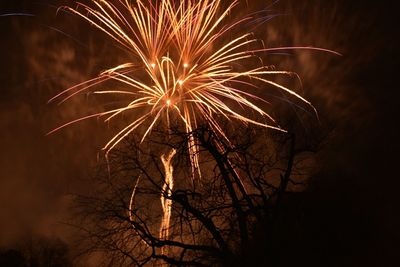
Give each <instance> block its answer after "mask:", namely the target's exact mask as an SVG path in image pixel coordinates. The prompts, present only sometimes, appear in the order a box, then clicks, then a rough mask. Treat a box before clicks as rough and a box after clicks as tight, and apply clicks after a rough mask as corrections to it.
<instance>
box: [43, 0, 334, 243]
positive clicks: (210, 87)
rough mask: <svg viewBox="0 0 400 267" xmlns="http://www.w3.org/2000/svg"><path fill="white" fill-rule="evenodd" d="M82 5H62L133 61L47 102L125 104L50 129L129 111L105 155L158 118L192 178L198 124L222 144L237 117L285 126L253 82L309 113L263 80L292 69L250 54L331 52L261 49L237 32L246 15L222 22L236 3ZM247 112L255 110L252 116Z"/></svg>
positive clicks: (165, 0)
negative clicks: (180, 138)
mask: <svg viewBox="0 0 400 267" xmlns="http://www.w3.org/2000/svg"><path fill="white" fill-rule="evenodd" d="M90 3H91V4H88V5H87V4H83V3H78V4H77V6H76V7H75V8H72V7H65V9H66V10H67V11H69V12H72V13H74V14H76V15H78V16H80V17H82V18H83V19H84V20H86V21H88V22H89V23H91V24H92V25H94V26H95V27H97V28H98V29H100V30H101V31H103V32H104V33H106V34H107V35H108V36H109V37H111V38H112V39H114V40H115V41H116V42H117V43H118V44H119V45H120V46H122V47H123V48H124V49H125V50H127V51H128V52H129V53H130V54H131V55H132V56H133V58H134V60H132V61H131V62H126V63H124V64H121V65H118V66H115V67H112V68H110V69H107V70H105V71H103V72H102V73H101V74H100V75H99V76H98V77H96V78H94V79H91V80H88V81H86V82H84V83H81V84H78V85H75V86H73V87H71V88H68V89H66V90H65V91H63V92H61V93H59V94H58V95H56V96H55V97H53V98H52V99H51V100H50V101H53V100H60V101H61V102H65V101H67V100H68V99H70V98H71V97H73V96H75V95H77V94H80V93H83V92H87V91H91V92H92V93H95V94H103V95H111V96H115V95H122V96H124V99H125V100H126V102H125V104H123V105H122V106H120V107H117V108H112V109H110V110H106V111H103V112H100V113H96V114H92V115H89V116H85V117H82V118H78V119H76V120H74V121H71V122H68V123H66V124H64V125H61V126H60V127H58V128H56V129H54V130H53V131H52V132H55V131H57V130H59V129H61V128H63V127H66V126H68V125H70V124H73V123H76V122H79V121H82V120H86V119H89V118H94V117H101V118H104V120H105V122H109V121H110V120H113V119H117V118H118V117H120V116H122V115H124V114H128V113H129V114H130V115H129V116H128V117H129V118H131V120H130V123H128V125H126V126H125V127H124V128H123V129H122V130H120V131H119V132H118V133H117V134H116V135H115V136H114V137H112V138H111V139H110V140H109V141H108V142H107V144H106V145H105V146H104V150H105V151H106V155H107V153H108V152H109V151H110V150H111V149H113V148H114V147H115V146H116V145H118V143H120V142H121V141H122V140H123V139H124V138H126V137H127V136H128V135H130V134H131V133H132V132H134V131H135V130H136V129H138V128H139V127H142V129H144V130H143V136H142V141H143V140H144V139H145V138H146V137H147V136H148V135H149V134H150V133H151V131H152V129H153V128H154V127H155V126H156V125H157V124H158V123H163V124H165V125H167V127H168V128H169V127H170V126H171V124H174V125H180V126H181V127H183V128H184V130H185V131H186V132H187V134H188V136H189V138H188V149H189V157H190V162H191V166H192V175H193V177H194V175H195V173H196V171H197V173H198V174H199V175H200V166H199V159H198V155H199V148H198V145H197V142H196V141H197V140H196V139H195V136H194V135H193V134H192V132H193V131H194V130H195V129H196V128H198V127H199V126H200V125H206V126H207V127H208V128H210V129H211V131H212V132H214V133H215V134H216V135H217V136H218V137H220V138H221V139H223V140H225V141H227V143H228V144H229V138H228V136H227V135H226V133H225V131H224V129H223V128H224V127H222V126H221V120H227V121H231V120H237V121H239V122H240V123H243V124H253V125H257V126H260V127H265V128H271V129H274V130H278V131H285V130H284V129H282V128H280V127H279V125H277V123H276V122H275V120H274V118H273V117H272V116H271V115H270V114H268V112H266V111H265V110H264V109H263V108H262V106H260V105H259V104H258V103H264V102H267V101H266V99H263V98H261V97H260V96H257V94H256V93H254V92H255V91H256V90H255V89H257V88H258V87H260V86H261V87H263V88H265V87H266V86H265V85H269V86H270V87H275V88H277V89H278V90H281V91H283V92H284V93H286V94H289V95H291V96H292V97H294V98H296V99H297V100H298V101H301V102H303V103H304V104H306V105H308V106H309V107H310V108H311V109H313V110H314V111H315V109H314V107H313V106H312V104H311V103H310V102H309V101H308V100H306V99H305V98H303V97H302V96H300V95H299V94H297V93H296V92H294V91H292V90H290V89H289V88H287V87H285V86H283V85H281V84H278V83H277V82H274V81H273V80H272V79H271V76H273V75H295V74H294V73H292V72H288V71H276V70H271V69H270V68H268V67H267V66H265V65H264V64H263V63H262V60H260V58H259V57H258V54H259V53H265V52H270V51H276V50H285V49H316V50H323V51H328V52H332V51H329V50H324V49H319V48H312V47H280V48H264V47H263V46H262V45H261V44H262V42H261V41H259V40H257V39H255V38H254V37H253V34H252V33H250V32H246V31H243V28H244V27H243V25H246V24H247V23H252V21H253V18H252V17H251V16H248V17H244V18H242V19H238V20H234V21H231V20H229V15H230V13H231V11H232V10H233V9H234V8H235V7H236V6H237V5H238V4H239V0H233V1H229V3H228V4H227V1H224V3H222V1H220V0H197V1H194V0H184V1H174V0H158V1H155V0H148V1H145V0H136V1H133V2H131V1H128V0H118V1H106V0H98V1H95V0H92V1H90ZM229 21H231V22H229ZM333 53H334V52H333ZM249 62H250V64H249ZM257 62H258V65H257V64H255V63H257ZM109 80H114V81H117V82H118V83H119V84H120V85H121V89H115V90H97V89H96V85H99V84H101V83H104V82H106V81H109ZM263 88H261V89H263ZM252 92H253V93H252ZM132 111H134V112H132ZM131 114H133V115H131ZM250 114H256V115H258V119H257V118H255V117H257V116H253V115H250ZM52 132H50V133H52ZM175 152H176V151H175V150H172V151H171V153H170V154H169V155H167V156H165V155H162V156H161V160H162V163H163V165H164V168H165V181H164V185H163V187H162V188H163V190H162V192H161V204H162V209H163V219H162V223H161V227H160V238H162V239H164V238H168V228H169V221H170V216H171V205H172V202H171V200H170V199H169V196H170V194H171V192H172V188H173V174H172V171H173V169H172V165H171V160H172V158H173V156H174V154H175ZM136 186H137V184H136V185H135V189H136ZM135 189H134V190H133V192H132V196H131V203H130V209H132V206H133V199H134V195H135Z"/></svg>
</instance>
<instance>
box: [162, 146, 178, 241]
mask: <svg viewBox="0 0 400 267" xmlns="http://www.w3.org/2000/svg"><path fill="white" fill-rule="evenodd" d="M175 154H176V150H175V149H172V150H171V151H170V153H169V154H168V156H167V157H165V155H162V156H161V162H162V164H163V165H164V171H165V180H164V185H163V187H162V191H161V207H162V209H163V218H162V221H161V226H160V239H168V236H169V224H170V219H171V209H172V199H171V196H172V190H173V188H174V177H173V172H174V169H173V167H172V163H171V161H172V158H173V157H174V156H175Z"/></svg>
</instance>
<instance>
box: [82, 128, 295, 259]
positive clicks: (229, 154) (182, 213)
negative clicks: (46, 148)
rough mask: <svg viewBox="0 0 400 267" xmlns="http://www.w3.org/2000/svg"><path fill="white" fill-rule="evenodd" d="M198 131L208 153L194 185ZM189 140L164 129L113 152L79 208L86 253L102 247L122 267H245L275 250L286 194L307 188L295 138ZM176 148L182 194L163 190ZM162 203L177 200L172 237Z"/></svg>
mask: <svg viewBox="0 0 400 267" xmlns="http://www.w3.org/2000/svg"><path fill="white" fill-rule="evenodd" d="M190 135H195V137H196V140H198V144H197V145H198V146H199V148H200V150H199V154H200V155H199V156H200V159H201V160H200V166H201V168H202V169H201V177H199V178H195V179H192V174H191V171H190V170H191V169H190V161H189V155H187V151H188V149H187V147H186V146H187V144H188V142H187V138H191V136H190ZM190 135H188V134H187V133H182V132H180V131H178V130H171V131H170V132H169V133H168V135H167V134H166V133H165V132H163V131H161V130H160V131H155V132H153V138H152V139H150V140H148V141H146V142H144V143H140V142H139V141H138V139H137V138H136V137H134V136H133V137H131V138H128V139H127V140H126V141H125V143H124V145H123V146H121V147H120V148H119V149H115V150H113V151H112V152H111V153H110V154H109V155H108V160H107V161H106V162H105V163H104V165H103V166H102V167H100V168H99V169H98V171H97V174H96V175H95V179H94V181H95V182H96V184H97V185H94V186H93V187H94V188H95V189H94V190H93V194H92V195H90V196H81V197H80V198H79V202H78V207H80V217H79V218H81V219H82V220H81V221H79V228H80V229H81V230H82V231H83V232H84V233H85V235H84V236H85V238H84V240H85V241H86V242H82V243H81V244H82V246H83V247H84V248H85V250H84V252H85V253H86V252H87V253H91V252H98V251H102V252H104V255H106V257H105V259H104V260H105V261H104V262H106V263H107V264H110V265H116V266H125V265H137V266H143V265H146V264H150V263H151V264H155V265H157V264H160V265H162V264H169V265H176V266H210V265H212V266H218V265H222V266H235V265H236V266H241V265H243V264H245V263H246V262H248V261H249V260H250V258H252V257H254V253H253V250H254V248H255V247H256V246H261V247H265V248H267V247H268V242H269V240H270V238H269V236H268V235H269V234H270V231H269V228H272V227H273V225H274V223H276V218H277V217H278V216H279V212H280V209H281V205H282V202H283V201H284V196H285V192H287V189H288V187H290V186H291V185H292V186H299V185H300V184H301V183H300V182H296V181H295V180H294V179H293V175H292V174H293V173H294V172H295V171H296V172H297V171H299V170H297V169H296V161H295V155H296V154H298V153H300V152H301V151H302V150H296V143H295V137H294V135H289V134H284V133H271V132H268V133H266V132H262V133H260V132H259V131H255V130H254V129H249V128H245V129H241V130H236V131H232V134H231V136H230V140H231V142H230V143H227V142H226V141H225V140H221V139H219V137H218V136H216V135H215V134H214V133H213V132H212V131H210V130H209V129H208V128H207V127H200V128H198V129H196V130H195V131H193V132H192V133H190ZM167 136H168V137H167ZM171 149H174V150H175V151H176V155H175V157H173V158H172V160H171V162H172V164H171V170H172V169H173V177H174V185H173V189H172V188H169V187H168V186H167V187H165V186H163V185H165V180H166V172H165V170H164V168H163V164H162V160H161V158H162V157H161V158H160V155H167V154H168V151H171ZM294 169H296V170H294ZM132 192H133V193H132ZM163 199H164V200H165V199H166V200H169V201H170V202H171V203H172V205H171V215H170V223H169V224H168V229H166V230H167V232H168V234H165V233H164V234H160V232H162V231H163V229H161V230H160V227H161V228H162V227H163V226H162V224H161V222H162V220H163V205H164V204H162V203H161V202H162V201H163ZM164 230H165V229H164Z"/></svg>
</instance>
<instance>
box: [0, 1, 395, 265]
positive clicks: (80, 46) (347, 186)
mask: <svg viewBox="0 0 400 267" xmlns="http://www.w3.org/2000/svg"><path fill="white" fill-rule="evenodd" d="M65 2H68V1H64V3H65ZM269 2H271V1H258V2H257V3H255V2H252V3H251V5H252V6H254V7H253V8H259V7H260V6H263V5H264V4H265V3H269ZM392 2H394V1H384V2H382V1H361V0H355V1H345V0H332V1H326V0H324V1H322V0H319V1H318V0H307V1H306V0H301V1H300V0H282V1H280V2H279V3H278V4H276V5H275V7H274V10H275V11H276V13H279V14H281V16H280V17H278V18H276V19H274V20H272V21H270V22H268V23H266V24H265V25H264V26H262V27H261V29H258V30H257V32H259V33H260V34H262V35H263V36H261V37H260V38H262V39H264V40H267V42H266V43H267V45H271V46H279V45H313V46H319V47H324V48H329V49H333V50H336V51H338V52H341V53H342V54H343V57H341V58H337V57H333V56H331V55H326V54H318V53H317V54H313V53H309V52H306V53H304V52H303V53H300V52H295V53H294V55H293V56H291V57H287V56H286V57H283V58H282V60H281V63H280V64H279V65H278V67H282V68H286V67H288V68H290V69H291V70H294V71H296V72H298V73H299V75H300V76H301V77H302V79H303V82H304V90H305V92H306V95H307V97H309V99H311V100H312V102H313V103H314V104H315V106H316V107H317V108H318V110H319V112H320V115H321V121H322V125H323V127H326V128H330V129H332V131H331V132H330V134H329V136H328V138H327V140H326V144H325V145H324V147H323V149H322V150H321V151H320V152H319V153H318V159H319V162H320V165H321V167H320V171H319V173H318V174H317V175H316V177H314V179H313V180H314V182H313V185H312V189H310V192H311V193H310V194H308V195H307V197H306V198H305V200H304V207H303V208H304V209H305V210H307V211H308V212H309V214H310V215H309V217H308V219H307V224H306V225H305V228H306V229H305V230H304V231H305V233H306V234H307V235H308V236H309V243H312V242H318V244H319V245H318V246H317V245H315V244H314V245H310V248H313V249H316V253H317V254H318V255H320V257H321V258H324V257H328V255H331V254H335V255H336V254H338V255H341V256H336V257H339V258H341V259H343V262H345V263H346V264H343V265H339V266H360V265H358V264H356V263H360V262H363V263H365V264H367V266H395V265H394V257H393V253H394V252H395V248H398V247H399V245H398V244H399V242H400V233H399V229H398V226H399V225H400V219H399V217H400V216H399V214H398V211H399V207H398V205H397V203H398V202H399V200H398V196H399V192H398V190H399V188H400V181H399V179H398V176H399V175H398V170H397V166H398V158H399V156H398V153H399V142H398V138H399V133H398V131H397V129H396V128H399V127H398V125H397V124H398V121H399V119H398V118H399V117H398V115H399V112H398V106H399V104H398V101H399V96H400V94H399V86H398V84H399V82H398V81H397V80H398V79H397V77H398V73H397V72H398V70H399V68H398V62H399V53H398V51H397V49H398V43H397V40H396V39H397V36H398V34H399V33H398V27H397V25H398V23H397V20H396V18H397V17H398V14H396V11H397V9H396V8H395V4H394V3H392ZM62 3H63V2H62V1H45V0H43V1H15V0H14V1H13V0H9V1H6V0H2V1H1V4H0V14H7V13H28V14H33V15H35V16H32V17H31V16H29V17H28V16H0V32H1V42H0V46H1V50H0V51H1V52H0V53H1V57H0V58H1V61H0V62H1V63H0V89H1V95H0V127H1V131H0V145H1V152H2V153H1V157H0V247H7V246H13V245H15V244H18V242H20V241H21V240H22V239H24V238H26V236H27V235H45V236H57V237H60V238H62V239H63V240H65V241H66V242H70V240H71V236H73V234H72V232H71V230H70V229H69V228H68V227H66V226H64V225H63V224H61V223H60V222H62V221H64V220H65V218H66V217H68V215H69V209H68V206H69V204H70V202H71V198H72V197H71V196H70V193H80V192H85V191H87V190H90V186H89V185H88V184H87V182H86V180H85V178H87V177H89V176H90V174H91V172H92V169H93V166H94V165H95V164H96V162H97V153H98V151H99V149H100V148H101V146H102V145H103V144H104V141H105V140H106V138H107V137H109V136H110V132H109V131H107V127H105V126H104V125H103V124H101V123H98V122H96V121H92V122H88V123H83V124H80V125H79V126H73V127H70V128H68V129H66V130H64V131H61V132H59V133H57V134H55V135H52V136H45V134H46V133H47V132H48V131H49V130H51V129H52V128H54V127H55V126H57V125H59V124H60V123H61V122H65V121H68V120H70V119H73V118H76V117H77V116H79V115H83V114H88V113H89V111H90V110H87V108H86V107H87V106H88V105H89V104H91V102H90V101H91V100H90V99H89V100H88V99H86V98H84V97H83V98H77V99H76V100H73V101H72V102H71V103H70V104H68V105H66V106H60V107H57V105H54V104H47V103H46V102H47V100H48V99H49V98H51V97H52V96H53V95H55V94H56V93H57V92H60V91H61V90H63V89H65V88H67V87H69V86H71V85H74V84H76V83H78V82H81V81H84V80H86V79H89V78H91V77H94V76H95V75H96V74H98V73H99V71H101V70H102V69H104V68H106V67H107V66H109V64H113V63H115V62H119V56H117V57H115V58H113V57H112V56H111V57H110V55H113V53H117V54H118V55H120V52H118V51H119V50H118V49H117V48H115V47H114V46H113V43H112V42H109V41H108V39H107V41H104V38H102V36H101V35H99V34H97V33H95V31H93V29H91V28H90V27H89V26H88V25H86V24H85V23H84V22H82V21H80V20H78V19H77V18H74V17H72V16H70V15H67V14H63V13H61V14H58V15H56V7H58V6H60V5H61V4H62ZM274 60H276V59H274ZM275 64H277V63H275ZM321 127H322V126H321ZM316 257H317V258H318V256H316ZM338 262H340V261H339V260H338ZM368 264H370V265H368ZM327 266H328V265H327ZM332 266H334V265H332Z"/></svg>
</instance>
